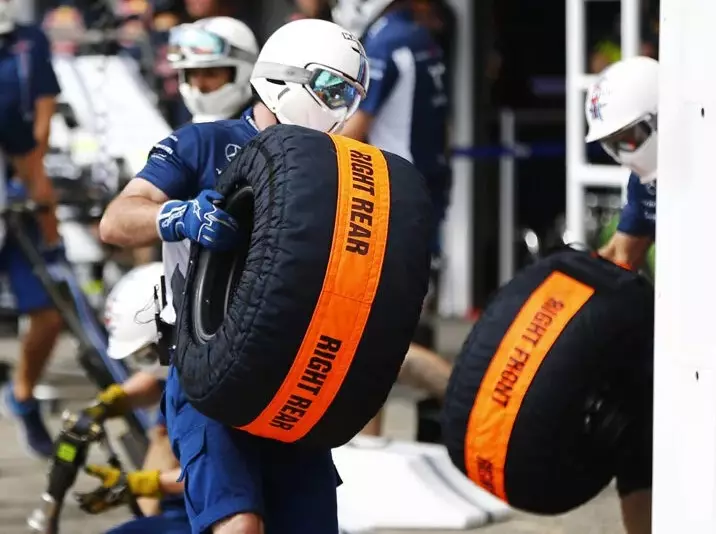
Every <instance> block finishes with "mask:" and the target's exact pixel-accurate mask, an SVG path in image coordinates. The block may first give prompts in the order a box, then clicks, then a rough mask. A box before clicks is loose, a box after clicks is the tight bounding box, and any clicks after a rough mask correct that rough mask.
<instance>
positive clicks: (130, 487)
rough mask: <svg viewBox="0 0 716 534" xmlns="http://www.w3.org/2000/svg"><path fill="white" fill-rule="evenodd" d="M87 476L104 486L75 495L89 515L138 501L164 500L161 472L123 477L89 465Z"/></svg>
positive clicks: (140, 472) (117, 473) (99, 466)
mask: <svg viewBox="0 0 716 534" xmlns="http://www.w3.org/2000/svg"><path fill="white" fill-rule="evenodd" d="M85 472H86V473H87V474H88V475H90V476H93V477H95V478H97V479H99V480H100V481H101V483H102V484H101V485H100V486H99V487H98V488H96V489H95V490H93V491H90V492H87V493H76V494H75V498H76V499H77V502H78V504H79V507H80V509H81V510H82V511H84V512H86V513H88V514H101V513H103V512H106V511H108V510H111V509H112V508H116V507H117V506H122V505H125V504H128V503H129V502H130V500H131V499H132V498H136V497H150V498H154V499H158V498H159V497H161V490H160V484H159V470H154V471H133V472H131V473H123V472H122V471H121V470H119V469H117V468H116V467H111V466H108V465H88V466H87V467H85Z"/></svg>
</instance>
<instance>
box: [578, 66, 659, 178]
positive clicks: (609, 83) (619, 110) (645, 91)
mask: <svg viewBox="0 0 716 534" xmlns="http://www.w3.org/2000/svg"><path fill="white" fill-rule="evenodd" d="M658 100H659V63H658V62H657V61H656V60H655V59H651V58H648V57H641V56H639V57H632V58H628V59H624V60H622V61H619V62H617V63H614V64H613V65H610V66H609V67H607V68H606V69H605V70H604V71H603V72H602V73H600V74H599V78H598V80H597V81H596V82H595V83H594V85H592V87H590V89H589V91H588V92H587V100H586V103H585V112H586V115H587V123H588V125H589V133H588V134H587V139H586V140H587V142H588V143H591V142H594V141H599V142H600V143H601V144H602V146H603V147H604V150H606V151H607V153H608V154H609V155H610V156H611V157H612V158H614V160H615V161H617V162H618V163H621V164H622V165H625V166H626V167H629V168H630V169H631V170H632V171H634V173H636V174H637V175H638V176H639V177H640V178H641V180H642V182H649V181H652V180H654V179H655V178H656V160H657V107H658Z"/></svg>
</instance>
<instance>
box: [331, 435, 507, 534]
mask: <svg viewBox="0 0 716 534" xmlns="http://www.w3.org/2000/svg"><path fill="white" fill-rule="evenodd" d="M333 455H334V459H335V462H336V466H337V468H338V471H339V473H340V474H341V477H342V478H343V485H342V486H341V487H340V488H339V489H338V517H339V520H340V525H341V528H342V529H343V530H344V531H345V532H350V533H351V534H357V533H359V532H374V531H380V530H390V529H394V530H425V529H435V530H456V531H460V530H469V529H474V528H477V527H482V526H485V525H487V524H489V523H492V522H495V521H501V520H504V519H506V518H507V517H508V516H509V515H510V509H509V508H508V507H507V506H506V505H505V504H504V503H503V502H501V501H499V500H498V499H496V498H495V497H493V496H492V495H490V494H489V493H487V492H485V491H484V490H482V489H480V488H479V487H478V486H476V485H475V484H473V483H472V482H471V481H470V480H468V479H467V478H466V477H465V476H464V475H463V474H462V473H460V471H458V469H457V468H456V467H455V466H453V465H452V462H451V461H450V458H449V457H448V454H447V451H446V450H445V447H443V446H440V445H431V444H425V443H413V442H404V441H391V440H387V439H384V438H370V437H360V436H359V437H356V438H355V439H354V440H353V441H352V442H351V443H349V444H347V445H344V446H343V447H340V448H338V449H336V450H334V451H333Z"/></svg>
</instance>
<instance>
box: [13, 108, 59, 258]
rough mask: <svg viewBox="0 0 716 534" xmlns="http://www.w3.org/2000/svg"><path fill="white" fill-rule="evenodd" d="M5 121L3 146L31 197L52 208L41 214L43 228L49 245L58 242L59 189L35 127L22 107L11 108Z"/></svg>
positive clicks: (40, 219)
mask: <svg viewBox="0 0 716 534" xmlns="http://www.w3.org/2000/svg"><path fill="white" fill-rule="evenodd" d="M2 122H3V124H2V125H0V126H2V128H0V150H2V151H3V152H5V153H6V154H7V155H8V156H9V157H10V161H11V163H12V164H13V166H14V167H15V171H16V172H17V174H18V176H19V177H20V178H21V179H22V181H23V182H24V183H25V186H26V187H27V190H28V194H29V197H30V199H31V200H33V201H34V202H36V203H37V204H40V205H42V206H46V207H47V208H48V209H47V210H44V211H43V212H42V213H40V214H38V216H37V218H38V222H39V225H40V231H41V232H42V238H43V240H44V244H45V245H46V246H49V247H52V246H54V245H57V244H58V243H59V241H60V234H59V232H58V230H57V216H56V215H55V204H56V197H55V191H54V189H53V187H52V182H51V181H50V179H49V178H48V177H47V174H46V173H45V166H44V163H43V156H42V152H41V149H40V148H39V147H38V146H37V143H36V141H35V138H34V136H33V133H32V128H31V127H30V125H29V124H27V123H26V122H25V120H24V119H23V118H22V116H21V115H20V110H19V109H18V110H11V111H10V112H9V113H8V114H7V115H6V116H4V117H3V121H2Z"/></svg>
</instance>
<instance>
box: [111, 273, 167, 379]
mask: <svg viewBox="0 0 716 534" xmlns="http://www.w3.org/2000/svg"><path fill="white" fill-rule="evenodd" d="M163 273H164V268H163V266H162V263H161V262H153V263H148V264H146V265H140V266H139V267H135V268H134V269H132V270H131V271H129V272H128V273H127V274H125V275H124V276H123V277H122V278H121V279H120V280H119V282H117V284H116V285H115V286H114V287H113V288H112V291H111V292H110V294H109V296H108V297H107V302H106V304H105V309H104V322H105V326H106V328H107V331H108V333H109V344H108V347H107V353H108V355H109V357H110V358H113V359H115V360H122V359H124V358H129V357H132V359H133V363H135V364H136V365H137V366H138V367H139V368H142V369H145V370H149V371H154V370H156V369H157V368H158V367H159V363H158V360H157V354H158V353H157V352H156V350H155V347H156V344H157V342H158V341H159V333H158V330H157V324H156V321H155V313H156V308H155V304H154V288H155V287H156V286H158V285H159V284H160V283H161V277H162V274H163Z"/></svg>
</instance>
